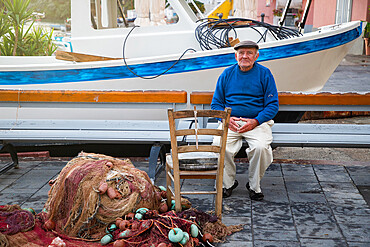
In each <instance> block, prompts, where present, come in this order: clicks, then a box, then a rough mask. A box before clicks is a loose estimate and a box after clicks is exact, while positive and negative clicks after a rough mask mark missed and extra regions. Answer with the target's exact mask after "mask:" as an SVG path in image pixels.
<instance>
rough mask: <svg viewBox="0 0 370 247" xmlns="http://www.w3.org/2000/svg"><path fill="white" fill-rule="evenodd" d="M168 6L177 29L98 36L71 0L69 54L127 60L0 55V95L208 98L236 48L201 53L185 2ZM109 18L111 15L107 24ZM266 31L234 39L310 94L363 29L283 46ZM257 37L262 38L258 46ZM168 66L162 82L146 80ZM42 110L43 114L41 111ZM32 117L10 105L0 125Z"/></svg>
mask: <svg viewBox="0 0 370 247" xmlns="http://www.w3.org/2000/svg"><path fill="white" fill-rule="evenodd" d="M95 2H100V0H97V1H95ZM106 2H116V1H106ZM168 2H169V3H170V4H171V6H172V7H173V9H174V10H175V12H176V14H177V16H178V22H177V23H175V24H170V25H156V26H152V25H148V26H142V27H136V28H132V27H127V28H125V27H123V28H100V29H99V28H97V29H95V28H94V27H93V25H92V22H91V8H90V7H91V4H90V1H88V0H79V1H77V0H72V3H71V4H72V28H71V38H69V40H67V46H66V47H67V48H68V49H69V50H70V51H71V52H76V53H83V54H89V55H96V56H104V57H110V58H122V57H124V58H125V60H123V59H116V60H107V61H93V62H73V61H64V60H59V59H57V58H56V57H55V56H52V57H5V56H0V91H1V90H80V91H81V92H84V91H87V90H115V91H122V90H185V91H186V92H188V97H189V95H190V93H191V92H194V91H213V90H214V88H215V85H216V81H217V78H218V76H219V75H220V74H221V72H222V71H223V70H224V69H225V68H226V67H227V66H230V65H232V64H234V63H235V62H236V61H235V58H234V49H233V48H232V47H227V48H220V49H212V50H202V46H201V44H200V43H199V42H198V41H197V38H196V36H195V31H196V29H197V27H198V26H199V25H200V22H198V18H197V16H196V15H195V14H194V13H193V11H192V10H191V9H190V7H189V6H188V4H187V3H186V1H185V0H168ZM102 9H104V8H102ZM108 9H110V10H108V11H106V13H105V15H106V21H107V23H108V24H107V25H108V27H109V25H110V24H109V22H110V21H112V20H113V22H114V19H116V13H117V10H116V9H114V8H113V9H112V8H108ZM111 13H114V15H112V16H110V17H109V14H111ZM98 16H100V14H98ZM101 16H104V15H103V14H101ZM102 21H103V22H104V18H103V19H102V18H100V19H99V18H98V22H99V23H100V24H99V23H98V26H99V25H101V22H102ZM255 29H257V30H258V31H259V32H256V31H255ZM265 31H266V28H265V27H261V26H260V27H256V28H238V29H237V37H236V36H234V38H238V39H239V40H246V39H249V40H255V41H259V45H260V56H259V59H258V62H259V63H261V64H262V65H264V66H267V67H268V68H270V70H271V71H272V73H273V75H274V77H275V80H276V83H277V87H278V90H279V91H289V92H315V91H318V90H320V89H321V88H322V87H323V86H324V84H325V82H326V81H327V80H328V78H329V77H330V75H331V74H332V73H333V72H334V70H335V69H336V67H337V66H338V64H339V63H340V62H341V61H342V59H343V58H344V56H345V55H346V54H347V52H348V50H349V49H350V48H351V46H352V44H353V43H354V42H355V41H356V40H357V39H359V38H361V34H362V31H363V25H362V23H361V22H360V21H355V22H350V23H345V24H339V25H331V26H326V27H322V28H320V29H319V30H317V31H316V32H311V33H307V34H303V35H299V36H297V37H291V38H287V39H281V40H280V39H278V40H277V39H276V38H275V37H274V35H273V34H272V33H269V32H266V33H265ZM260 33H262V34H265V36H264V37H263V40H261V34H260ZM187 49H190V50H187ZM185 51H187V52H186V53H185V54H184V52H185ZM123 53H124V54H123ZM123 55H124V56H123ZM182 55H183V56H182ZM171 66H173V67H171ZM170 67H171V69H170V70H168V71H167V72H166V73H164V74H163V75H161V76H159V77H157V78H155V79H148V77H155V76H157V75H159V74H161V73H163V72H164V71H166V70H167V69H169V68H170ZM132 71H133V72H135V73H136V75H135V74H133V73H132ZM138 75H139V76H141V77H147V78H146V79H143V78H141V77H138ZM45 108H46V109H47V105H46V106H45ZM42 110H43V111H44V112H45V109H42ZM22 114H23V115H22ZM35 114H36V116H37V117H38V118H43V117H45V116H44V115H45V114H44V113H43V114H40V107H38V108H37V109H28V111H26V110H23V111H19V109H15V108H14V107H10V106H9V107H8V108H6V107H5V108H2V114H1V118H3V119H14V118H15V115H17V118H32V117H33V118H34V117H35ZM68 114H70V115H68ZM105 114H110V115H111V116H110V117H107V116H104V114H103V115H100V114H96V115H95V116H86V115H84V114H83V113H76V112H75V113H74V114H72V113H65V114H55V118H81V119H89V118H105V119H111V118H112V115H115V114H116V113H115V112H114V111H111V112H110V113H105ZM164 116H165V115H164ZM115 118H118V119H120V118H123V117H115ZM152 118H153V116H151V115H146V114H144V116H141V117H138V116H135V115H132V116H131V119H152Z"/></svg>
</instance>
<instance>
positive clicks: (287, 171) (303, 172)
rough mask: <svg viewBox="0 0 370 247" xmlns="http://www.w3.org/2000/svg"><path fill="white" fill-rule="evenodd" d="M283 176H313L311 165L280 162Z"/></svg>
mask: <svg viewBox="0 0 370 247" xmlns="http://www.w3.org/2000/svg"><path fill="white" fill-rule="evenodd" d="M281 168H282V170H283V174H284V176H302V177H303V176H310V175H311V176H314V175H315V173H314V171H313V168H312V165H297V164H281Z"/></svg>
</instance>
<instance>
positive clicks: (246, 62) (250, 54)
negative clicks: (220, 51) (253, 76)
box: [235, 47, 259, 71]
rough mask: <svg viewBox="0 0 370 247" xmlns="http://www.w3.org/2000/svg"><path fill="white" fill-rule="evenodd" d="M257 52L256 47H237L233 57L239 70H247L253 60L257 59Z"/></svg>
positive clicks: (251, 66)
mask: <svg viewBox="0 0 370 247" xmlns="http://www.w3.org/2000/svg"><path fill="white" fill-rule="evenodd" d="M258 56H259V53H257V49H256V48H247V47H245V48H243V47H242V48H239V49H238V50H237V51H236V53H235V59H236V61H238V65H239V67H240V70H242V71H248V70H250V69H251V68H253V64H254V62H255V61H256V60H257V58H258Z"/></svg>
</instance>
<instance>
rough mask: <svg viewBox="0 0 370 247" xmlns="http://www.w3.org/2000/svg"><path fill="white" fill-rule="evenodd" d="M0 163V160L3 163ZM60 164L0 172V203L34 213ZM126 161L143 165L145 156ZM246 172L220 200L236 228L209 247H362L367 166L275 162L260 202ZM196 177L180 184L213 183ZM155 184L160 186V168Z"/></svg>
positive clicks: (368, 227) (202, 205) (198, 202)
mask: <svg viewBox="0 0 370 247" xmlns="http://www.w3.org/2000/svg"><path fill="white" fill-rule="evenodd" d="M0 161H1V162H0V165H1V164H4V163H5V162H6V160H4V159H2V160H0ZM67 161H68V159H66V158H64V159H57V158H46V159H44V160H34V159H22V160H21V162H20V168H19V169H11V170H9V171H7V172H6V173H5V174H3V175H0V202H1V203H0V204H19V205H21V206H22V207H32V208H34V209H35V210H36V211H37V212H40V211H41V210H42V208H43V205H44V203H45V202H46V199H47V197H48V196H47V192H48V191H49V188H50V186H49V185H48V181H49V180H50V179H52V178H55V177H56V176H57V175H58V173H59V172H60V170H61V169H62V168H63V167H64V166H65V164H66V163H67ZM296 163H297V161H296ZM298 163H299V162H298ZM311 163H315V162H314V161H313V162H311ZM316 163H317V162H316ZM134 164H135V166H137V167H138V168H140V169H142V170H145V171H147V170H148V162H147V161H134ZM247 174H248V164H247V163H245V161H243V159H241V160H238V169H237V179H238V181H239V187H238V188H236V189H235V190H234V193H233V195H232V196H231V197H229V198H226V199H224V202H223V222H224V223H225V224H227V225H236V224H243V225H244V228H243V230H242V231H241V232H237V233H234V234H233V235H231V236H229V237H228V238H227V242H225V243H223V244H218V245H217V246H220V247H223V246H238V247H241V246H329V247H330V246H351V247H352V246H361V247H364V246H370V207H369V205H368V204H367V203H366V201H365V200H364V198H363V197H362V195H361V194H360V193H359V190H358V188H357V187H358V186H369V185H370V179H369V178H370V164H368V163H365V162H362V163H356V165H350V164H347V165H340V163H338V164H333V163H330V162H328V164H310V163H307V162H304V163H302V164H292V163H284V162H282V161H281V160H277V161H276V162H274V163H273V164H272V165H271V166H270V167H269V169H268V170H267V172H266V174H265V177H264V178H263V180H262V188H263V192H264V194H265V200H264V201H262V202H255V201H251V200H250V199H249V197H248V195H247V192H246V189H245V184H246V178H247ZM204 181H206V182H204V183H203V182H202V183H200V182H198V181H194V180H193V181H192V180H185V181H183V185H182V187H183V188H184V189H186V190H188V189H194V190H197V189H207V187H213V182H211V181H209V182H208V183H207V180H204ZM156 184H157V185H164V184H165V180H164V173H163V172H162V174H161V175H160V177H159V178H158V179H157V181H156ZM199 185H201V186H202V187H200V186H199ZM189 199H190V201H191V202H192V203H193V207H195V208H198V209H200V210H203V211H209V210H213V209H214V198H213V196H211V195H210V196H208V195H197V196H193V197H189Z"/></svg>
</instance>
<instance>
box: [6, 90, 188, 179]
mask: <svg viewBox="0 0 370 247" xmlns="http://www.w3.org/2000/svg"><path fill="white" fill-rule="evenodd" d="M81 106H82V107H85V108H90V109H98V110H99V109H103V110H104V109H118V110H120V109H127V110H129V111H135V112H136V111H141V110H144V111H145V110H147V112H153V111H157V112H158V111H159V112H161V113H163V115H164V116H166V109H167V108H175V109H183V108H186V106H187V92H186V91H170V90H152V91H65V90H54V91H52V90H50V91H49V90H0V111H1V108H2V107H3V108H4V109H9V108H11V109H18V108H20V109H21V110H27V109H31V110H34V109H41V110H43V109H48V110H49V111H50V109H52V110H51V111H54V112H56V113H58V111H59V110H60V109H64V111H65V112H68V111H69V110H70V111H73V110H75V109H76V108H78V107H81ZM82 111H83V109H82ZM39 112H42V111H39ZM109 116H111V117H117V116H115V115H114V114H113V115H112V114H110V115H109ZM42 117H43V118H48V117H49V116H48V115H43V116H42ZM100 117H101V116H100ZM123 117H124V116H120V117H118V118H121V119H122V118H123ZM126 117H127V119H129V118H130V116H126ZM49 118H50V117H49ZM62 118H63V117H62ZM97 118H99V116H97ZM101 118H104V117H101ZM160 142H164V143H169V142H170V138H169V128H168V121H166V120H153V121H152V120H112V119H106V120H73V119H52V118H50V119H27V118H20V119H4V117H3V119H0V151H3V152H9V153H10V154H11V157H12V163H10V164H8V165H6V166H5V168H3V169H1V170H0V173H2V172H4V171H6V170H8V169H10V168H12V167H15V168H17V167H18V157H17V153H16V151H15V148H14V146H13V144H14V143H43V144H45V143H59V144H60V143H68V144H72V143H73V144H76V143H77V144H82V143H99V144H101V143H111V144H112V143H146V144H153V146H152V149H151V153H150V158H149V170H150V172H149V175H150V177H151V178H154V177H155V167H156V166H157V160H158V157H160V158H161V157H162V156H163V162H164V153H165V151H164V150H163V145H159V144H157V143H160Z"/></svg>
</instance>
